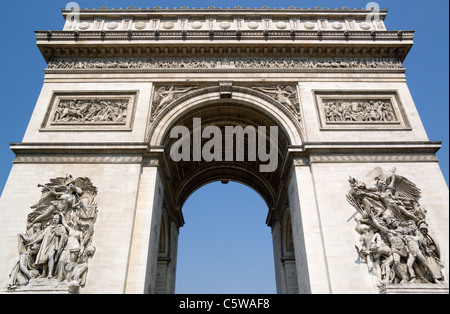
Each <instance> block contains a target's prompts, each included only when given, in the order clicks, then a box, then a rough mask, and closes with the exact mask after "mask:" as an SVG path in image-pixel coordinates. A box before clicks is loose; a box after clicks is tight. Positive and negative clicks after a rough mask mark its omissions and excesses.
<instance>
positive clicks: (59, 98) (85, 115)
mask: <svg viewBox="0 0 450 314" xmlns="http://www.w3.org/2000/svg"><path fill="white" fill-rule="evenodd" d="M136 100H137V92H136V91H131V92H123V91H114V92H108V91H105V92H55V93H54V95H53V97H52V99H51V103H50V105H49V108H48V110H47V113H46V116H45V119H44V122H43V123H42V125H41V131H51V130H71V129H76V130H94V129H95V130H131V128H132V124H133V120H134V111H135V102H136Z"/></svg>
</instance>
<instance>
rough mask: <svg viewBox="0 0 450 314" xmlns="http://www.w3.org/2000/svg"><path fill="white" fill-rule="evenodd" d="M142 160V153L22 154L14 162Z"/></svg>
mask: <svg viewBox="0 0 450 314" xmlns="http://www.w3.org/2000/svg"><path fill="white" fill-rule="evenodd" d="M141 162H142V155H133V154H129V155H127V154H117V155H106V154H105V155H102V154H99V155H95V154H55V155H46V154H20V155H17V156H16V158H15V159H14V163H46V164H52V163H53V164H67V163H70V164H136V163H141Z"/></svg>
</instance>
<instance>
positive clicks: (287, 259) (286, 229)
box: [272, 208, 298, 294]
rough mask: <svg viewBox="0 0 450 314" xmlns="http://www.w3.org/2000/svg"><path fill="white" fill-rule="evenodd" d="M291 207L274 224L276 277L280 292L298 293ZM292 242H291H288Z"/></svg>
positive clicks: (273, 238)
mask: <svg viewBox="0 0 450 314" xmlns="http://www.w3.org/2000/svg"><path fill="white" fill-rule="evenodd" d="M290 225H291V219H290V215H289V208H286V209H285V212H284V214H283V215H281V216H280V217H277V218H276V220H274V223H273V224H272V240H273V251H274V259H275V277H276V285H277V293H278V294H297V293H298V278H297V268H296V262H295V254H294V251H293V249H292V245H291V244H292V241H291V240H290V239H292V232H291V228H290ZM288 242H290V243H288Z"/></svg>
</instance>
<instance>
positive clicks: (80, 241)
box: [7, 175, 97, 290]
mask: <svg viewBox="0 0 450 314" xmlns="http://www.w3.org/2000/svg"><path fill="white" fill-rule="evenodd" d="M39 187H41V188H42V197H41V199H40V200H39V201H38V202H37V203H36V204H34V205H32V206H31V209H32V212H31V213H30V214H28V217H27V226H26V231H25V232H24V233H20V234H19V235H18V248H19V259H18V261H17V263H16V264H15V265H14V267H13V270H12V272H11V274H10V283H9V284H8V287H7V288H8V289H10V290H14V289H17V288H19V287H24V286H31V287H32V286H35V285H38V286H40V287H48V288H55V287H56V286H63V287H80V286H84V285H85V283H86V275H87V271H88V262H89V259H90V258H92V257H93V255H94V253H95V250H96V249H95V247H94V246H93V245H92V240H93V233H94V224H95V221H96V218H97V204H96V202H95V197H96V194H97V188H96V187H95V186H93V185H92V183H91V181H90V179H89V178H83V177H80V178H77V179H74V178H73V177H72V176H71V175H66V177H60V178H56V179H52V180H51V182H50V183H48V184H45V185H39Z"/></svg>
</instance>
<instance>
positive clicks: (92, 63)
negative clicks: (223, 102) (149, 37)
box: [47, 58, 403, 72]
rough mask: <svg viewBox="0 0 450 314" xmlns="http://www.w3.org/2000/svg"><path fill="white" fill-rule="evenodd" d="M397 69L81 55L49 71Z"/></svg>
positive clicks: (398, 65) (383, 63) (332, 61)
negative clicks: (84, 56)
mask: <svg viewBox="0 0 450 314" xmlns="http://www.w3.org/2000/svg"><path fill="white" fill-rule="evenodd" d="M171 69H177V70H179V69H180V70H190V69H193V70H196V69H202V70H215V69H216V70H242V71H245V70H288V69H302V70H373V69H382V70H401V69H403V65H402V62H401V61H400V60H399V59H391V58H379V59H374V58H370V59H365V58H345V59H338V58H111V59H109V58H92V59H91V58H89V59H88V58H82V59H75V58H73V59H67V58H61V59H54V60H52V61H50V62H49V64H48V68H47V72H49V71H52V70H171Z"/></svg>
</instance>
